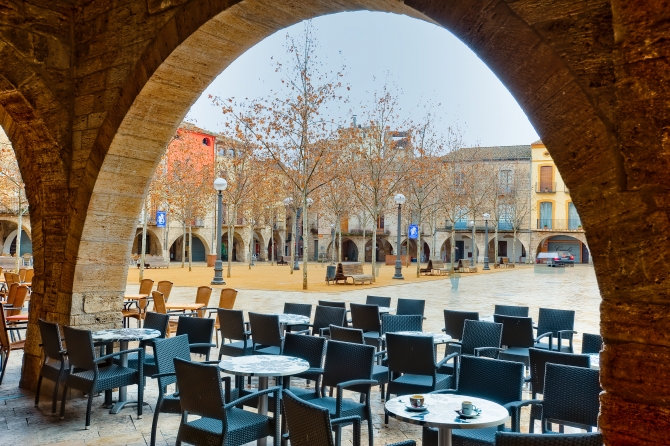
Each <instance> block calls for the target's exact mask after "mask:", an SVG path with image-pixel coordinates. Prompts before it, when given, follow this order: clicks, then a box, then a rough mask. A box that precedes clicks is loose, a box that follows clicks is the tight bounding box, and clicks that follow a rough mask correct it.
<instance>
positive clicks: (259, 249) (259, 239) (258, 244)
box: [252, 229, 266, 260]
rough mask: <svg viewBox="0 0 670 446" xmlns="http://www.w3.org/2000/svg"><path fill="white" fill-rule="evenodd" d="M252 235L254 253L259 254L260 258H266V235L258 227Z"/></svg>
mask: <svg viewBox="0 0 670 446" xmlns="http://www.w3.org/2000/svg"><path fill="white" fill-rule="evenodd" d="M252 237H253V239H254V242H253V247H252V252H253V254H254V255H256V256H258V259H259V260H265V258H264V257H265V253H266V251H265V250H264V249H263V246H265V237H263V234H262V233H261V231H260V230H258V229H256V230H254V231H253V232H252Z"/></svg>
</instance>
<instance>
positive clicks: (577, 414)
mask: <svg viewBox="0 0 670 446" xmlns="http://www.w3.org/2000/svg"><path fill="white" fill-rule="evenodd" d="M600 392H601V388H600V373H599V372H598V370H593V369H590V368H584V367H574V366H569V365H562V364H553V363H547V369H546V373H545V384H544V394H543V398H542V400H531V401H527V402H526V404H529V403H532V404H533V405H539V406H541V407H542V433H547V432H549V433H551V431H550V430H549V429H550V428H549V426H548V424H549V423H556V424H559V425H561V428H562V427H563V426H571V427H576V428H579V429H586V430H588V431H592V430H593V428H594V427H596V426H597V425H598V412H599V411H600ZM561 432H562V429H561Z"/></svg>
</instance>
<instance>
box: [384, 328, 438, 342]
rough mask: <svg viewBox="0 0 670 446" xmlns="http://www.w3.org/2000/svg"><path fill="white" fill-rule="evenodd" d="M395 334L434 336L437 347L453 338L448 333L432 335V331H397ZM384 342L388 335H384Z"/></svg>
mask: <svg viewBox="0 0 670 446" xmlns="http://www.w3.org/2000/svg"><path fill="white" fill-rule="evenodd" d="M394 333H395V334H401V335H405V336H432V337H433V343H434V344H435V345H438V344H446V343H447V342H449V341H451V336H449V335H448V334H446V333H442V332H440V333H432V332H430V331H396V332H394ZM382 340H384V341H385V340H386V333H384V334H383V335H382Z"/></svg>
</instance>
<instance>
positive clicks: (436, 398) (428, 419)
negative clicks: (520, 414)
mask: <svg viewBox="0 0 670 446" xmlns="http://www.w3.org/2000/svg"><path fill="white" fill-rule="evenodd" d="M424 398H425V400H424V404H425V405H426V406H427V408H428V410H427V411H425V412H410V411H408V410H406V409H405V404H407V405H409V395H404V396H399V397H397V398H393V399H391V400H388V401H387V402H386V411H387V412H388V414H389V415H390V416H392V417H394V418H397V419H398V420H401V421H404V422H406V423H410V424H418V425H420V426H428V427H437V428H445V429H482V428H485V427H493V426H499V425H501V424H503V423H506V422H507V421H509V419H510V417H509V413H508V412H507V409H505V408H504V407H503V406H501V405H500V404H497V403H494V402H493V401H488V400H485V399H482V398H475V397H472V396H466V395H448V394H435V395H431V394H426V395H424ZM463 401H470V402H472V404H474V405H475V406H476V407H477V408H478V409H480V410H481V414H480V415H479V416H478V417H476V418H470V419H466V420H462V419H461V418H460V417H459V415H458V414H457V413H456V412H455V411H456V410H460V408H461V403H462V402H463Z"/></svg>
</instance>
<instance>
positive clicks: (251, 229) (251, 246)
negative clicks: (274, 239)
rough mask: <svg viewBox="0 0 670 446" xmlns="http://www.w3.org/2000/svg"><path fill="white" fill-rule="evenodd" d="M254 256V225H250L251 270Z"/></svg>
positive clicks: (249, 262) (248, 263) (249, 263)
mask: <svg viewBox="0 0 670 446" xmlns="http://www.w3.org/2000/svg"><path fill="white" fill-rule="evenodd" d="M253 255H254V228H253V226H252V225H249V259H248V262H247V265H248V266H249V269H251V262H252V259H253Z"/></svg>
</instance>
